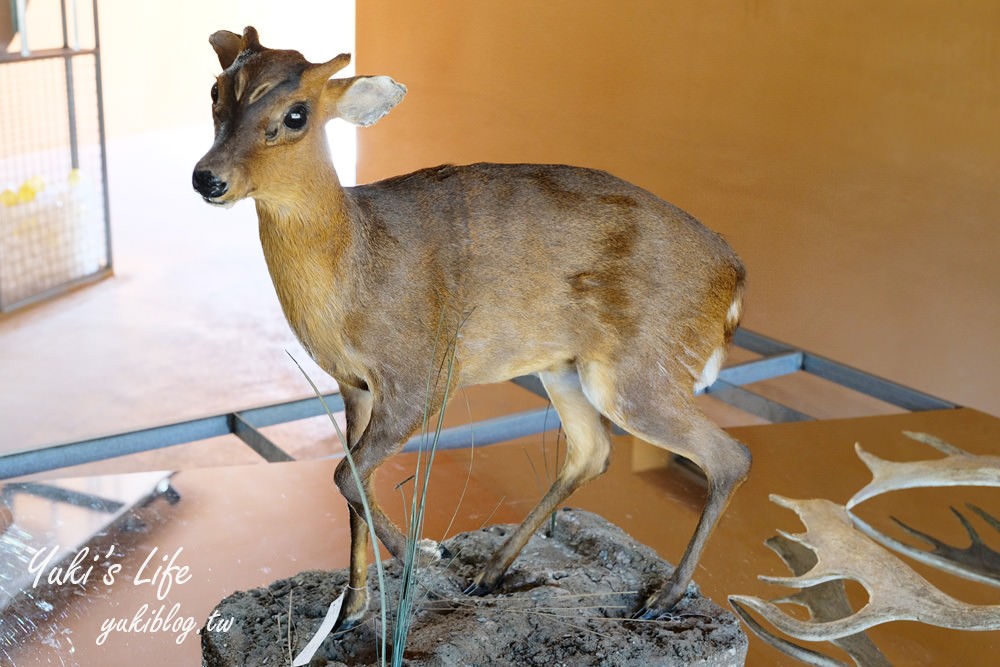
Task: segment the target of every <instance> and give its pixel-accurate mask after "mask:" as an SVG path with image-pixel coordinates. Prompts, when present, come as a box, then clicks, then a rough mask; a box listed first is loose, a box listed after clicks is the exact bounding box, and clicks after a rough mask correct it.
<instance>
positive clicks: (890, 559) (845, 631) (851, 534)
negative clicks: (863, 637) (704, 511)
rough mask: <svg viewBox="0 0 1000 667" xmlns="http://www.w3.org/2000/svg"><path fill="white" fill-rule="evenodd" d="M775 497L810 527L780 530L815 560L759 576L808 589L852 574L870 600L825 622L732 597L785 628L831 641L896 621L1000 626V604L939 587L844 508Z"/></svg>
mask: <svg viewBox="0 0 1000 667" xmlns="http://www.w3.org/2000/svg"><path fill="white" fill-rule="evenodd" d="M771 501H772V502H774V503H776V504H778V505H781V506H782V507H786V508H788V509H791V510H793V511H794V512H795V513H796V514H798V515H799V518H800V519H801V520H802V523H803V524H804V525H805V526H806V532H805V533H801V534H796V535H791V534H788V533H784V532H781V534H782V535H783V536H784V537H786V538H787V539H790V540H792V541H795V542H798V543H800V544H802V545H804V546H806V547H808V548H810V549H812V550H813V552H814V553H815V554H816V556H817V563H816V565H815V566H814V567H813V568H811V569H810V570H809V571H808V572H806V573H805V574H803V575H801V576H795V577H761V580H763V581H767V582H770V583H775V584H780V585H785V586H790V587H793V588H805V587H807V586H815V585H816V584H820V583H823V582H826V581H832V580H835V579H853V580H855V581H857V582H858V583H860V584H861V585H862V586H864V588H865V590H867V591H868V604H866V605H865V606H864V607H862V608H861V609H860V610H859V611H858V612H856V613H854V614H852V615H850V616H847V617H846V618H841V619H836V620H829V621H821V622H809V621H801V620H799V619H796V618H793V617H791V616H789V615H788V614H786V613H785V612H783V611H782V610H781V609H780V608H779V607H777V606H776V605H775V604H773V603H770V602H766V601H764V600H761V599H760V598H756V597H749V596H742V595H733V596H730V598H729V600H730V602H735V603H739V604H743V605H746V606H748V607H750V608H752V609H754V610H756V611H757V612H758V613H760V614H761V615H762V616H763V617H764V618H766V619H767V620H768V621H769V622H770V623H771V624H772V625H774V626H775V627H776V628H778V629H779V630H781V631H782V632H784V633H786V634H788V635H791V636H793V637H797V638H799V639H805V640H810V641H832V640H834V639H840V638H843V637H847V636H848V635H852V634H855V633H858V632H862V631H864V630H866V629H868V628H870V627H873V626H875V625H879V624H881V623H885V622H887V621H897V620H900V621H901V620H910V621H920V622H922V623H929V624H931V625H937V626H941V627H945V628H952V629H956V630H997V629H1000V606H980V605H971V604H967V603H965V602H962V601H960V600H956V599H955V598H953V597H951V596H949V595H947V594H946V593H944V592H942V591H940V590H938V589H937V588H935V587H934V586H933V585H931V584H930V583H929V582H927V580H925V579H924V578H923V577H921V576H920V575H919V574H917V573H916V572H914V571H913V570H912V569H911V568H910V567H909V566H907V565H906V564H905V563H904V562H903V561H901V560H900V559H899V558H897V557H895V556H894V555H892V554H891V553H889V552H888V551H886V550H885V549H882V548H881V547H879V546H878V545H877V544H875V543H874V542H872V541H870V540H868V539H866V538H865V537H864V536H863V535H862V534H861V533H860V532H858V531H857V530H855V529H854V528H853V527H852V525H851V519H850V516H849V515H848V513H847V511H846V510H845V509H844V507H842V506H840V505H837V504H836V503H833V502H831V501H829V500H824V499H812V500H792V499H789V498H783V497H781V496H777V495H772V496H771ZM779 532H780V531H779Z"/></svg>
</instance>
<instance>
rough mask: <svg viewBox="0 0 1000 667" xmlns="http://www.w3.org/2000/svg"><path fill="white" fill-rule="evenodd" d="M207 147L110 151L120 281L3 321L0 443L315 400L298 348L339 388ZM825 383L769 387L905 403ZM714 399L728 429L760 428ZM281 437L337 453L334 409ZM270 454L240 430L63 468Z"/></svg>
mask: <svg viewBox="0 0 1000 667" xmlns="http://www.w3.org/2000/svg"><path fill="white" fill-rule="evenodd" d="M209 141H210V136H209V134H208V131H207V130H202V129H199V128H194V129H179V130H172V131H168V132H160V133H157V134H149V135H142V136H138V137H135V138H131V139H128V140H121V141H118V142H116V143H113V144H111V146H109V167H110V176H109V182H110V184H111V212H112V223H113V231H112V234H113V240H114V253H115V276H114V277H113V278H110V279H108V280H105V281H103V282H101V283H99V284H97V285H93V286H90V287H86V288H83V289H81V290H78V291H76V292H74V293H72V294H68V295H66V296H62V297H59V298H56V299H54V300H52V301H50V302H47V303H44V304H42V305H40V306H36V307H33V308H31V309H28V310H25V311H22V312H17V313H14V314H11V315H9V316H6V317H3V318H0V451H6V452H10V451H18V450H23V449H28V448H35V447H39V446H43V445H46V444H53V443H58V442H67V441H75V440H80V439H83V438H86V437H90V436H96V435H105V434H111V433H117V432H121V431H128V430H134V429H138V428H142V427H147V426H152V425H158V424H165V423H171V422H176V421H181V420H185V419H191V418H195V417H200V416H206V415H210V414H216V413H223V412H229V411H233V410H238V409H242V408H247V407H252V406H256V405H261V404H266V403H275V402H280V401H284V400H290V399H293V398H300V397H305V396H308V395H310V394H311V391H310V388H309V385H308V383H307V382H306V380H305V379H304V378H303V377H302V376H301V374H300V373H299V371H298V370H297V369H296V367H295V365H294V363H293V362H292V360H291V359H289V357H288V355H287V354H286V351H287V352H288V353H289V354H291V355H292V356H294V357H295V358H296V359H297V360H298V361H299V362H301V363H302V364H303V366H304V367H305V369H306V371H307V372H308V373H309V375H310V376H311V377H312V378H313V379H314V380H315V381H316V382H317V383H318V384H319V385H320V388H321V389H323V390H324V391H326V390H332V389H333V388H335V384H334V383H333V382H332V380H330V379H329V378H328V377H327V376H326V375H325V374H324V373H323V372H322V371H320V370H319V369H318V368H317V367H316V366H315V365H313V364H312V363H311V362H310V360H309V359H308V356H307V355H306V353H305V352H304V351H303V350H302V348H301V346H300V345H299V344H298V342H297V341H296V340H295V339H294V337H293V335H292V334H291V332H290V330H289V328H288V326H287V325H286V323H285V321H284V319H283V317H282V315H281V312H280V309H279V307H278V303H277V300H276V298H275V296H274V293H273V289H272V287H271V284H270V279H269V277H268V275H267V270H266V267H265V265H264V261H263V256H262V254H261V250H260V246H259V241H258V239H257V231H256V219H255V215H254V210H253V205H252V203H250V202H248V201H247V202H241V203H240V204H238V205H237V206H236V207H234V208H233V209H230V210H220V209H214V208H211V207H208V206H206V205H205V204H204V203H203V202H202V201H201V200H200V198H199V197H197V196H196V195H195V194H194V192H193V191H192V190H191V186H190V173H191V168H192V166H193V164H194V163H195V161H196V160H197V159H198V157H199V156H200V155H201V154H202V153H203V152H204V150H205V149H206V147H207V145H208V143H209ZM744 358H746V354H745V353H743V354H741V353H740V352H739V351H736V352H734V354H733V355H732V359H733V360H735V361H739V360H741V359H744ZM817 382H818V381H816V380H813V379H809V378H805V379H792V380H791V381H789V380H787V379H785V380H782V381H773V382H770V383H760V387H759V389H760V390H761V391H762V392H764V393H769V394H770V395H772V396H773V397H775V398H780V399H782V400H784V401H786V402H788V403H789V404H791V405H793V407H800V409H806V408H808V410H807V411H809V412H811V413H812V414H815V415H816V416H818V417H827V416H857V415H859V414H877V413H884V412H891V411H893V410H891V409H887V408H886V406H881V405H878V404H874V403H872V402H870V401H865V400H862V401H861V402H860V403H859V402H858V399H856V398H850V397H844V396H841V395H840V394H839V393H838V391H837V390H835V389H831V388H830V387H825V386H821V385H818V384H817ZM803 388H806V391H804V390H803ZM701 400H702V401H703V403H704V405H705V406H706V409H707V410H708V411H709V412H710V414H711V415H712V416H713V418H715V419H716V420H717V421H719V422H720V423H722V424H724V425H728V426H734V425H745V424H752V423H759V422H760V420H758V419H756V418H754V417H751V416H749V415H746V414H744V413H741V412H739V411H736V410H734V409H731V408H729V407H727V406H725V405H722V404H719V403H718V402H717V401H713V399H711V398H703V399H701ZM539 405H544V403H543V402H541V401H540V399H538V398H536V397H534V396H532V395H530V394H528V393H527V392H525V391H523V390H521V389H519V388H516V387H514V386H512V385H506V384H505V385H496V386H492V387H484V388H475V389H472V390H469V391H468V392H467V394H466V396H465V397H464V398H460V399H459V400H456V401H454V402H453V404H452V406H451V408H450V410H451V412H450V414H449V423H455V422H460V421H468V420H469V419H470V416H471V417H472V418H476V419H478V418H483V417H487V416H494V415H497V414H502V413H506V412H512V411H515V410H520V409H527V408H530V407H537V406H539ZM269 434H270V435H271V436H272V437H273V438H274V439H275V440H276V441H277V442H278V444H279V445H281V446H283V447H284V448H286V449H287V450H288V451H290V452H291V453H293V455H295V456H297V457H315V456H323V455H330V454H334V453H336V452H337V451H338V449H339V445H338V444H337V442H336V439H335V436H334V434H333V431H332V428H331V427H330V425H329V423H327V422H326V421H325V419H323V418H317V419H312V420H307V421H303V422H297V423H294V424H288V425H283V426H276V427H271V429H270V430H269ZM259 460H260V459H259V458H257V456H256V455H255V454H253V453H252V452H251V451H250V450H249V449H248V448H246V447H245V446H243V445H242V443H241V442H240V441H238V440H237V439H236V438H235V437H233V436H230V437H226V438H216V439H214V440H210V441H203V442H200V443H194V444H188V445H179V446H176V447H172V448H169V449H166V450H161V451H158V452H150V453H146V454H142V455H135V456H131V457H127V458H124V459H118V460H113V461H107V462H102V463H96V464H89V465H87V466H83V467H79V468H75V469H72V470H61V471H59V472H58V473H55V474H58V475H59V476H65V475H67V474H82V473H84V472H123V471H133V470H149V469H183V468H189V467H199V466H208V465H225V464H232V463H241V462H253V461H259ZM48 476H52V474H49V475H48Z"/></svg>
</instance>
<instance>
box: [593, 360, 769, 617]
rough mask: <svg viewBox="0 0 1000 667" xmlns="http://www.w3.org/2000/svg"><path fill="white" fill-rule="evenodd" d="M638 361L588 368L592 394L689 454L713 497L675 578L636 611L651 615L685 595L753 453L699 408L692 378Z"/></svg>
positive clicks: (654, 440)
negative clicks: (668, 374) (620, 381)
mask: <svg viewBox="0 0 1000 667" xmlns="http://www.w3.org/2000/svg"><path fill="white" fill-rule="evenodd" d="M637 361H638V363H634V364H631V365H630V367H629V368H627V369H626V368H619V369H609V368H608V367H602V366H597V365H592V366H589V367H584V369H583V370H582V378H583V386H584V391H585V392H587V396H588V397H589V398H591V400H592V401H594V404H595V405H597V406H598V408H599V409H600V410H601V412H602V413H603V414H604V415H606V416H607V417H608V418H609V419H611V420H612V421H614V422H615V423H617V424H618V425H619V426H621V427H622V428H623V429H625V430H626V431H628V432H629V433H631V434H632V435H634V436H636V437H637V438H639V439H641V440H644V441H646V442H648V443H650V444H653V445H656V446H658V447H662V448H664V449H667V450H669V451H671V452H674V453H676V454H680V455H681V456H685V457H687V458H688V459H690V460H691V461H693V462H694V463H695V464H697V465H698V467H700V468H701V469H702V470H703V471H704V473H705V475H706V477H707V478H708V499H707V500H706V502H705V508H704V509H703V510H702V513H701V518H700V519H699V521H698V525H697V527H696V528H695V531H694V535H693V536H692V537H691V541H690V542H689V543H688V546H687V549H686V550H685V551H684V555H683V556H682V557H681V560H680V562H679V563H678V564H677V567H676V568H675V569H674V572H673V574H672V576H671V578H670V580H669V581H668V582H667V583H666V584H665V585H664V586H663V587H662V588H661V589H660V590H659V591H657V592H656V593H654V594H653V595H651V596H650V597H649V598H648V599H647V600H646V602H645V604H644V606H643V607H642V608H641V609H639V610H638V612H637V613H636V616H637V617H641V618H647V619H648V618H656V617H658V616H661V615H662V614H664V613H666V612H668V611H669V610H670V609H671V608H673V607H674V606H675V605H676V604H677V603H678V602H679V601H680V600H681V598H683V597H684V594H685V592H686V590H687V586H688V584H689V583H690V582H691V577H692V575H693V574H694V569H695V567H696V566H697V564H698V560H699V559H700V558H701V554H702V552H703V551H704V549H705V544H706V543H707V541H708V538H709V536H710V535H711V534H712V531H713V530H714V529H715V526H716V524H717V523H718V521H719V518H720V517H721V516H722V513H723V512H724V511H725V509H726V506H727V505H728V504H729V501H730V499H731V498H732V496H733V493H734V492H735V491H736V489H737V488H738V487H739V486H740V485H741V484H742V483H743V481H744V480H745V479H746V477H747V474H748V473H749V472H750V452H749V450H748V449H747V448H746V447H745V446H744V445H742V444H741V443H739V442H737V441H736V440H734V439H733V438H731V437H730V436H729V435H728V434H727V433H726V432H725V431H723V430H722V429H721V428H719V427H718V426H717V425H716V424H714V423H713V422H712V421H710V420H709V419H708V418H707V417H705V416H704V415H703V414H702V413H701V411H700V410H698V408H697V407H696V406H695V405H694V401H693V397H692V395H691V391H690V378H687V377H680V378H675V379H673V380H671V379H670V378H667V377H666V375H665V374H664V373H663V372H658V371H659V370H661V369H662V367H658V366H657V364H655V363H654V364H649V363H641V360H637ZM650 369H657V370H650ZM615 370H617V371H618V372H617V373H616V372H615ZM616 377H629V378H634V379H635V380H633V381H632V382H631V383H630V384H629V385H628V386H622V385H621V384H617V383H616Z"/></svg>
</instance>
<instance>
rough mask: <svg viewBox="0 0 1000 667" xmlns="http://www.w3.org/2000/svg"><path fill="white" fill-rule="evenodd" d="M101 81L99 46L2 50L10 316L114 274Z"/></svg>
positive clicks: (0, 281)
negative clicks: (29, 306) (16, 311)
mask: <svg viewBox="0 0 1000 667" xmlns="http://www.w3.org/2000/svg"><path fill="white" fill-rule="evenodd" d="M64 22H65V19H64ZM95 41H96V40H95ZM99 77H100V61H99V54H98V51H97V48H96V45H95V47H94V48H88V49H70V48H66V47H64V48H61V49H60V48H56V49H45V50H41V51H31V52H29V51H28V50H27V49H26V48H22V50H21V51H20V52H18V53H11V52H0V91H3V93H2V94H0V313H4V312H9V311H11V310H15V309H16V308H18V307H21V306H24V305H27V304H29V303H33V302H35V301H37V300H40V299H43V298H46V297H49V296H52V295H55V294H58V293H60V292H62V291H65V290H67V289H69V288H72V287H74V286H77V285H79V284H81V283H86V282H88V281H93V280H96V279H98V278H101V277H103V276H105V275H108V274H110V271H111V239H110V227H109V216H108V203H107V183H106V181H107V169H106V160H105V154H104V136H103V134H104V133H103V125H102V120H101V111H102V109H101V99H100V95H101V91H100V82H99Z"/></svg>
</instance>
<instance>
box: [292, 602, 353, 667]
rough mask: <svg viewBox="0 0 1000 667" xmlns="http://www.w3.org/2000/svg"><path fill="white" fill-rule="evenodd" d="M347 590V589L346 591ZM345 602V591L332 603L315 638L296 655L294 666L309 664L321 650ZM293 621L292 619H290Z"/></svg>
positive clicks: (301, 666)
mask: <svg viewBox="0 0 1000 667" xmlns="http://www.w3.org/2000/svg"><path fill="white" fill-rule="evenodd" d="M345 592H346V591H345ZM342 604H344V593H341V594H340V596H339V597H338V598H337V599H336V600H334V601H333V602H331V603H330V608H329V609H327V611H326V618H324V619H323V622H322V623H320V625H319V630H317V631H316V634H315V635H313V638H312V639H310V640H309V643H308V644H306V647H305V648H304V649H302V652H301V653H299V654H298V655H297V656H296V657H295V661H294V662H292V667H304V666H305V665H308V664H309V661H310V660H312V657H313V656H314V655H316V651H318V650H319V647H320V645H321V644H322V643H323V640H324V639H326V637H327V635H329V634H330V630H333V624H334V623H336V622H337V616H339V615H340V607H341V605H342ZM289 623H291V619H289Z"/></svg>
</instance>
